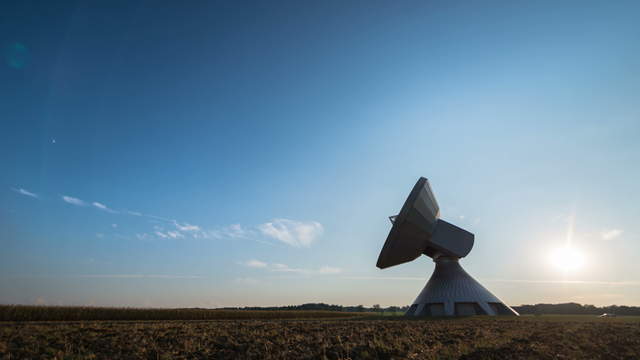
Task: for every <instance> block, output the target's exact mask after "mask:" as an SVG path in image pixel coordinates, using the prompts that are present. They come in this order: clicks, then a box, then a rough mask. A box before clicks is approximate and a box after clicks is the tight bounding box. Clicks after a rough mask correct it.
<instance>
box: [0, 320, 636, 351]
mask: <svg viewBox="0 0 640 360" xmlns="http://www.w3.org/2000/svg"><path fill="white" fill-rule="evenodd" d="M0 358H3V359H20V358H58V359H62V358H71V359H74V358H83V359H84V358H97V359H113V358H128V359H137V358H140V359H200V358H202V359H204V358H215V359H237V358H239V359H265V358H266V359H269V358H271V359H276V358H278V359H279V358H286V359H325V358H326V359H347V358H352V359H361V358H362V359H366V358H381V359H391V358H397V359H404V358H409V359H446V358H450V359H514V358H516V359H517V358H524V359H579V358H589V359H638V358H640V317H618V318H607V319H599V318H596V317H592V316H537V317H533V316H525V317H520V318H513V317H510V318H490V317H473V318H461V319H446V320H445V319H431V320H426V319H417V320H407V319H405V318H400V317H379V316H378V317H376V316H370V317H367V318H351V319H313V320H264V319H261V320H209V321H78V322H2V323H0Z"/></svg>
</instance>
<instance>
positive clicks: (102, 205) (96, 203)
mask: <svg viewBox="0 0 640 360" xmlns="http://www.w3.org/2000/svg"><path fill="white" fill-rule="evenodd" d="M91 205H93V206H95V207H97V208H98V209H100V210H102V211H106V212H108V213H112V214H116V213H117V211H115V210H113V209H110V208H109V207H108V206H107V205H105V204H102V203H99V202H97V201H94V202H93V203H92V204H91Z"/></svg>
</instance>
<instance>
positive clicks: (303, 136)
mask: <svg viewBox="0 0 640 360" xmlns="http://www.w3.org/2000/svg"><path fill="white" fill-rule="evenodd" d="M638 13H640V3H638V2H637V1H629V2H625V1H615V2H605V1H597V2H591V3H590V2H585V1H573V2H572V1H563V2H557V1H549V2H545V1H536V2H524V1H523V2H519V1H503V2H486V1H461V2H451V1H442V2H437V1H380V2H378V1H366V2H357V1H319V2H309V1H302V2H301V1H292V2H285V1H277V2H244V1H202V2H197V1H194V2H187V3H185V2H165V3H164V4H162V5H160V4H158V3H157V2H133V1H122V2H113V1H107V2H102V3H100V2H98V3H96V2H92V3H87V2H77V3H73V2H64V1H61V2H53V1H49V2H30V1H15V2H10V1H5V2H2V4H1V5H0V46H2V64H1V66H0V121H2V131H1V132H0V163H1V164H2V171H0V303H23V304H34V303H36V304H91V305H113V306H123V305H126V306H163V307H182V306H202V307H217V306H245V305H286V304H299V303H303V302H327V303H337V304H344V305H348V304H365V305H372V304H376V303H379V304H382V305H383V306H387V305H407V304H410V303H411V302H412V301H413V300H414V298H415V296H417V294H418V292H419V291H420V289H421V288H422V286H423V285H424V283H425V282H426V280H427V278H428V276H429V275H430V274H431V272H432V271H433V267H434V266H433V262H432V261H431V260H430V259H429V258H427V257H422V258H420V259H418V260H416V261H414V262H412V263H408V264H404V265H400V266H397V267H394V268H390V269H386V270H379V269H377V268H376V267H375V262H376V260H377V256H378V252H379V251H380V249H381V247H382V244H383V243H384V240H385V238H386V236H387V233H388V231H389V229H390V227H391V224H390V223H389V220H388V219H387V216H389V215H394V214H396V213H397V212H398V211H399V209H400V206H401V205H402V203H403V201H404V200H405V198H406V196H407V195H408V193H409V191H410V189H411V187H412V186H413V184H414V183H415V181H416V180H417V179H418V177H419V176H425V177H427V178H429V180H430V182H431V185H432V188H433V189H434V192H435V194H436V196H437V197H438V201H439V203H440V206H441V211H442V217H443V219H445V220H448V221H451V222H453V223H455V224H457V225H459V226H461V227H463V228H466V229H468V230H469V231H471V232H473V233H475V236H476V238H475V239H476V242H475V247H474V249H473V251H472V252H471V253H470V254H469V256H468V257H467V258H465V259H463V260H462V261H461V262H462V265H463V266H464V267H465V269H466V270H467V271H468V272H469V273H470V274H472V275H473V276H474V277H475V278H476V279H478V280H479V281H481V282H482V283H483V284H484V285H485V286H486V287H487V288H488V289H490V290H491V291H492V292H494V293H495V294H496V295H497V296H499V297H500V298H502V299H503V300H504V301H505V302H507V303H508V304H510V305H518V304H530V303H539V302H554V303H556V302H568V301H575V302H580V303H587V304H596V305H608V304H626V305H640V271H639V270H640V265H639V263H638V260H639V258H638V255H640V241H639V240H640V239H639V234H640V224H639V222H638V219H639V218H640V211H639V209H640V206H639V205H638V204H640V195H639V194H638V191H637V189H638V184H639V183H640V166H639V165H638V164H640V141H639V140H640V107H639V106H638V104H640V97H639V95H638V94H640V42H639V41H638V39H640V27H639V26H638V16H637V15H638ZM568 241H570V242H571V244H572V245H571V246H572V247H573V248H574V249H575V250H576V251H579V252H580V253H581V254H582V255H583V256H584V264H583V266H582V267H581V268H578V269H575V270H563V269H562V268H561V267H558V266H556V265H554V264H552V263H551V262H550V257H551V254H552V253H553V251H555V250H554V249H557V248H560V247H563V246H565V245H566V244H567V242H568Z"/></svg>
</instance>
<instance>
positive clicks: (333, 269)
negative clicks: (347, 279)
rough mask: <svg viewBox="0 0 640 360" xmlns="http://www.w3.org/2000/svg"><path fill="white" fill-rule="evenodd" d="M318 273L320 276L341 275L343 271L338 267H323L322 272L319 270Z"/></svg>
mask: <svg viewBox="0 0 640 360" xmlns="http://www.w3.org/2000/svg"><path fill="white" fill-rule="evenodd" d="M318 272H319V273H320V274H340V273H341V272H342V269H340V268H338V267H332V266H326V265H325V266H322V267H321V268H320V270H318Z"/></svg>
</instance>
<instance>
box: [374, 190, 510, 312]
mask: <svg viewBox="0 0 640 360" xmlns="http://www.w3.org/2000/svg"><path fill="white" fill-rule="evenodd" d="M389 220H391V223H392V224H393V225H392V227H391V231H390V232H389V236H387V240H386V241H385V243H384V246H383V247H382V251H381V252H380V256H379V257H378V262H377V264H376V266H377V267H379V268H380V269H385V268H388V267H391V266H395V265H399V264H402V263H406V262H409V261H413V260H415V259H416V258H418V257H419V256H420V255H426V256H429V257H430V258H432V259H433V261H434V262H435V263H436V268H435V270H434V271H433V274H432V275H431V278H430V279H429V281H428V282H427V284H426V285H425V287H424V288H423V289H422V291H421V292H420V294H419V295H418V297H417V298H416V300H415V301H414V302H413V304H412V305H411V307H410V308H409V311H407V313H406V315H409V316H466V315H518V313H517V312H516V311H515V310H513V309H512V308H510V307H509V306H507V305H506V304H504V302H502V300H500V299H498V298H497V297H496V296H495V295H493V294H492V293H491V292H490V291H489V290H487V289H486V288H485V287H484V286H482V285H481V284H480V283H479V282H477V281H476V280H475V279H474V278H473V277H471V275H469V274H468V273H467V272H466V271H464V269H463V268H462V266H460V263H459V261H458V260H459V259H460V258H463V257H465V256H467V255H468V254H469V252H470V251H471V249H472V248H473V242H474V235H473V234H472V233H470V232H468V231H466V230H464V229H462V228H459V227H457V226H455V225H453V224H450V223H448V222H446V221H444V220H442V219H440V207H439V206H438V202H437V201H436V198H435V196H434V195H433V191H431V187H430V186H429V181H428V180H427V179H426V178H424V177H421V178H420V179H418V182H417V183H416V184H415V186H414V187H413V189H412V190H411V193H409V197H408V198H407V200H406V201H405V203H404V205H403V206H402V209H401V210H400V213H399V214H398V215H395V216H390V217H389Z"/></svg>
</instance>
